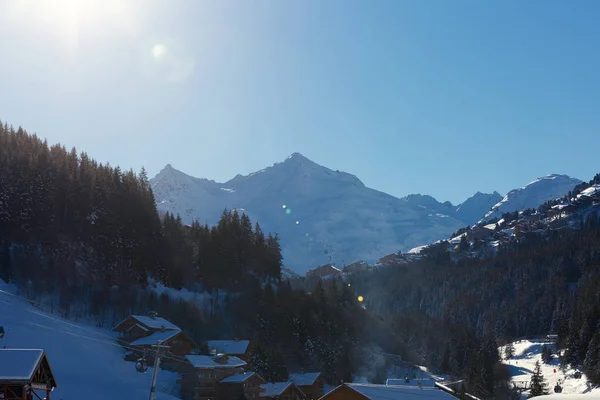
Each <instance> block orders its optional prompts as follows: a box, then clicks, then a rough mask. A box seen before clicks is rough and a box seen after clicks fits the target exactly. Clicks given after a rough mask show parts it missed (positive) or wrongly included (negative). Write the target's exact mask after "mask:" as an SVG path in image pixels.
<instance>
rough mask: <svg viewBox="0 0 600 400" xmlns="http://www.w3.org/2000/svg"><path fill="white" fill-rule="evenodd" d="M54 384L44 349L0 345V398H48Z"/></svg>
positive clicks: (25, 399) (8, 399)
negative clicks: (8, 347) (4, 347)
mask: <svg viewBox="0 0 600 400" xmlns="http://www.w3.org/2000/svg"><path fill="white" fill-rule="evenodd" d="M56 387H57V385H56V379H55V378H54V373H53V372H52V369H51V368H50V363H49V362H48V357H47V356H46V353H45V352H44V350H34V349H0V399H2V400H43V399H46V400H50V394H51V393H52V391H53V390H54V388H56Z"/></svg>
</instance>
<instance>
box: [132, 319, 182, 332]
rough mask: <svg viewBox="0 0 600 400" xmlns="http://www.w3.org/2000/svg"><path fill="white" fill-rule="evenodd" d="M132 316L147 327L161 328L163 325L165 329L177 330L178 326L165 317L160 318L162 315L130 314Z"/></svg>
mask: <svg viewBox="0 0 600 400" xmlns="http://www.w3.org/2000/svg"><path fill="white" fill-rule="evenodd" d="M131 317H132V318H135V319H136V320H137V321H138V322H141V323H142V324H144V325H145V326H147V327H148V328H153V329H161V328H162V327H163V326H164V327H165V329H177V330H179V327H178V326H177V325H175V324H173V323H171V322H169V321H167V320H166V319H164V318H162V317H154V318H152V317H149V316H147V315H132V316H131Z"/></svg>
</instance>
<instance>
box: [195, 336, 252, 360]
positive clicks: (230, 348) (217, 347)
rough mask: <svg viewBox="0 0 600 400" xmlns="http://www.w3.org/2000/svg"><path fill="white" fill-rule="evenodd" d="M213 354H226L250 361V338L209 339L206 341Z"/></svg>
mask: <svg viewBox="0 0 600 400" xmlns="http://www.w3.org/2000/svg"><path fill="white" fill-rule="evenodd" d="M206 344H207V345H208V350H209V352H210V354H211V355H213V356H214V355H217V354H225V355H228V356H234V357H237V358H240V359H242V360H244V361H246V362H247V361H248V347H249V346H250V341H249V340H239V339H233V340H209V341H207V342H206Z"/></svg>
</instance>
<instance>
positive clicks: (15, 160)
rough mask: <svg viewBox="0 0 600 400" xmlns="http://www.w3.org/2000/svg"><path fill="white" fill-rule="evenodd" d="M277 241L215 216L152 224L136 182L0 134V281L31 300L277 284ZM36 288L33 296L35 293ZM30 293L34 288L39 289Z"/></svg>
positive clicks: (130, 175)
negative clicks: (150, 286)
mask: <svg viewBox="0 0 600 400" xmlns="http://www.w3.org/2000/svg"><path fill="white" fill-rule="evenodd" d="M281 261H282V258H281V251H280V248H279V242H278V238H277V237H273V236H271V235H268V236H265V235H264V234H263V232H262V230H261V229H260V226H259V225H258V224H256V226H255V227H253V226H252V224H251V222H250V220H249V219H248V217H247V216H245V215H242V216H239V215H238V214H237V212H233V213H232V212H227V211H226V212H224V213H223V216H222V218H221V220H220V222H219V224H218V225H217V226H215V227H211V228H209V227H207V226H200V225H199V224H194V225H192V226H190V227H184V226H183V224H182V223H181V220H180V219H178V218H176V217H173V216H171V215H166V216H165V218H164V221H162V223H161V220H160V218H159V216H158V213H157V210H156V205H155V201H154V196H153V194H152V190H151V188H150V185H149V183H148V179H147V176H146V174H145V172H144V171H143V170H142V172H141V173H140V174H138V175H136V174H135V173H134V172H133V171H128V172H123V171H121V170H120V169H119V168H118V167H114V168H113V167H111V166H109V165H103V164H100V163H97V162H96V161H94V160H92V159H90V158H89V157H88V156H87V154H86V153H81V154H78V153H77V151H76V150H75V149H72V150H71V151H70V152H69V151H67V150H66V149H65V148H64V147H61V146H59V145H55V146H48V144H47V143H46V142H45V141H42V140H40V139H39V138H37V137H36V136H35V135H29V134H27V133H26V132H25V131H24V130H22V129H21V128H19V129H17V130H14V129H12V128H10V127H8V126H6V125H5V126H4V127H2V128H1V129H0V277H1V278H3V279H4V280H16V281H17V282H19V283H26V282H28V281H31V282H32V284H33V285H34V286H35V287H34V289H36V290H46V291H53V290H59V291H60V292H65V293H66V292H68V291H69V290H68V289H69V288H71V289H73V290H74V289H75V288H76V287H85V288H86V289H88V290H93V291H105V290H106V289H107V288H110V287H112V286H114V285H118V286H119V287H122V288H127V287H130V286H133V285H142V286H145V285H146V283H147V281H148V278H149V277H153V278H155V279H157V280H159V281H160V282H163V283H164V284H166V285H168V286H171V287H176V288H180V287H182V286H183V285H189V284H192V283H203V284H205V285H206V286H207V287H209V288H212V287H220V288H225V289H231V290H235V289H239V285H238V287H235V285H236V284H240V282H241V281H243V280H244V278H245V277H248V276H253V277H255V278H256V279H266V278H273V279H279V276H280V267H281ZM39 285H41V286H39ZM38 286H39V287H38Z"/></svg>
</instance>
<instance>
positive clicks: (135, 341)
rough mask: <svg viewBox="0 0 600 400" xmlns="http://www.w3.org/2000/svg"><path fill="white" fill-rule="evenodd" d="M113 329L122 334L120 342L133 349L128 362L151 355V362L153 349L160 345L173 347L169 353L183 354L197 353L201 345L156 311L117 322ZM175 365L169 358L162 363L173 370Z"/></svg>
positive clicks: (149, 359) (128, 355) (128, 356)
mask: <svg viewBox="0 0 600 400" xmlns="http://www.w3.org/2000/svg"><path fill="white" fill-rule="evenodd" d="M113 332H118V333H119V339H118V340H119V343H121V344H122V345H124V346H127V347H128V348H130V349H131V351H130V352H129V353H128V354H126V356H125V360H127V361H135V360H137V359H138V358H139V357H144V356H147V358H146V361H147V362H149V363H151V362H152V356H151V355H150V354H151V352H150V350H151V349H152V346H153V345H156V344H160V345H165V346H169V350H168V352H167V353H166V355H167V356H170V355H174V356H178V357H183V356H185V355H186V354H193V353H196V352H197V351H198V348H199V346H198V345H197V344H196V343H195V342H194V341H193V340H192V339H191V338H190V337H189V336H187V335H186V334H185V333H184V332H183V331H182V330H181V329H180V328H179V327H178V326H177V325H175V324H173V323H171V322H169V321H168V320H166V319H164V318H162V317H159V316H157V315H156V313H150V315H148V316H144V315H130V316H129V317H127V318H126V319H125V320H124V321H122V322H120V323H119V324H117V326H115V327H114V328H113ZM175 364H176V363H175V362H173V360H172V359H169V358H165V360H163V363H162V364H161V365H162V366H163V367H165V368H167V369H172V368H174V366H175Z"/></svg>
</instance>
